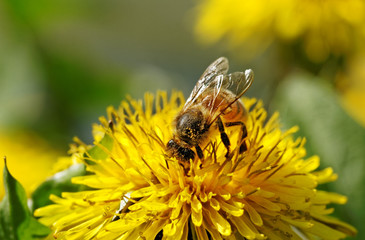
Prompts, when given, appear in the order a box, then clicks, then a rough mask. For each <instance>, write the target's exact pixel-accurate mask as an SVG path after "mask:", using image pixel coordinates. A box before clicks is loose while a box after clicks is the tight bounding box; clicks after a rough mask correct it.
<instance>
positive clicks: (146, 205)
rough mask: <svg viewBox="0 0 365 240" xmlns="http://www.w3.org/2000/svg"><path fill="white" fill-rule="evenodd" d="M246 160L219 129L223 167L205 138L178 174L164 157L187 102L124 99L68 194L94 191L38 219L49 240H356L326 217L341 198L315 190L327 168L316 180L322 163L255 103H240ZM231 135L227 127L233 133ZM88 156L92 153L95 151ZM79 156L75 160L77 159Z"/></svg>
mask: <svg viewBox="0 0 365 240" xmlns="http://www.w3.org/2000/svg"><path fill="white" fill-rule="evenodd" d="M243 101H244V104H245V106H246V108H247V109H249V117H248V120H247V124H246V125H247V132H248V136H247V140H246V141H247V151H245V152H243V153H239V152H240V151H239V147H240V141H239V139H240V138H239V136H240V131H238V130H237V129H226V132H227V134H228V136H229V138H230V140H231V152H232V153H234V154H233V156H232V158H230V159H228V158H227V157H226V156H225V154H226V148H225V146H224V144H223V143H222V141H221V138H220V135H219V134H217V135H214V134H213V135H212V137H211V142H210V143H209V144H208V145H207V146H206V147H205V148H204V149H203V153H204V158H203V159H202V160H200V159H199V158H198V157H196V158H195V159H194V160H191V162H190V165H188V167H187V168H184V167H183V166H181V165H180V164H179V162H178V161H177V160H176V159H175V158H170V157H168V156H167V155H166V153H165V146H166V143H167V142H168V141H169V140H170V139H171V137H172V129H171V122H172V121H173V118H174V117H175V115H176V114H177V113H178V112H179V110H180V109H181V107H182V105H183V104H184V99H183V97H182V94H181V93H180V92H178V93H176V92H175V93H173V94H172V96H171V97H170V98H168V97H167V94H166V93H165V92H159V93H158V94H157V96H156V98H155V99H154V97H153V96H152V95H150V94H146V96H145V101H144V103H143V102H142V101H135V100H132V99H130V100H129V101H128V102H122V104H121V106H120V107H119V108H118V109H114V108H112V107H111V108H108V110H107V113H108V119H106V118H104V117H102V118H100V121H101V125H100V127H99V128H94V129H96V131H97V132H99V133H100V130H102V131H103V132H104V135H105V136H104V139H105V138H107V139H109V140H111V141H112V146H105V145H103V144H102V143H103V141H104V139H103V140H101V139H100V138H99V137H98V136H100V135H99V134H97V135H94V136H96V137H97V138H98V139H95V140H96V146H97V147H98V149H99V150H98V151H100V152H99V154H95V152H94V153H91V150H90V151H87V152H86V154H85V155H84V159H83V161H84V163H85V165H86V167H87V170H88V171H89V172H90V173H92V174H90V175H87V176H81V177H75V178H73V180H72V181H73V182H74V183H75V184H84V185H87V186H89V187H91V188H92V189H93V190H88V191H83V192H76V193H63V194H62V197H56V196H51V199H52V200H53V201H54V204H53V205H49V206H46V207H43V208H40V209H38V210H36V211H35V215H36V216H38V217H41V218H40V221H41V222H42V223H43V224H46V225H48V226H51V229H52V234H51V235H50V236H49V238H50V239H52V238H57V239H63V238H66V239H81V238H82V239H91V238H97V239H138V238H141V239H155V238H156V239H162V238H163V239H191V238H192V239H222V238H229V239H243V238H245V239H266V238H269V239H289V238H290V239H301V237H302V236H307V237H308V238H309V239H313V238H315V236H318V237H320V238H322V239H331V240H332V239H341V238H344V237H346V236H347V235H353V234H354V233H355V232H356V230H355V229H354V228H353V227H351V226H350V225H348V224H346V223H343V222H341V221H339V220H337V219H334V218H332V217H330V216H328V215H329V214H330V213H332V212H333V209H332V208H327V205H328V204H330V203H337V204H344V203H345V202H346V197H344V196H341V195H339V194H336V193H330V192H325V191H321V190H317V189H316V187H317V185H318V184H322V183H325V182H329V181H333V180H335V179H336V178H337V176H336V175H335V174H334V173H333V172H332V169H331V168H326V169H324V170H321V171H315V170H316V168H317V167H318V166H319V158H318V157H316V156H314V157H309V158H308V159H304V156H305V154H306V151H305V148H304V146H303V145H304V142H305V141H304V139H294V138H293V136H292V133H293V132H295V131H296V128H295V127H294V128H292V129H290V130H288V131H285V132H282V131H281V130H280V128H279V127H280V126H279V122H278V114H274V115H273V116H272V117H271V118H267V113H266V111H265V110H264V109H263V107H262V103H261V102H260V101H258V102H257V101H256V100H255V99H243ZM233 128H234V127H233ZM94 151H95V149H94ZM75 154H77V153H75Z"/></svg>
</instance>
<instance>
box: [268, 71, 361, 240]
mask: <svg viewBox="0 0 365 240" xmlns="http://www.w3.org/2000/svg"><path fill="white" fill-rule="evenodd" d="M272 103H273V107H274V109H275V110H278V111H279V112H280V115H281V120H282V123H283V125H284V128H285V129H288V128H289V127H291V126H294V125H298V126H299V127H300V130H299V132H298V134H297V135H298V136H303V137H306V139H307V143H306V149H307V155H308V156H311V155H319V156H320V158H321V167H322V168H324V167H328V166H330V167H332V168H333V169H334V171H335V172H336V173H337V174H338V175H339V178H338V180H337V181H336V182H334V183H330V184H328V185H327V186H326V187H327V188H328V190H330V191H335V192H339V193H341V194H344V195H346V196H347V197H348V203H347V204H346V205H345V206H338V207H337V206H336V208H337V209H336V214H337V216H338V217H339V218H340V219H342V220H344V221H347V222H349V223H350V224H353V225H355V227H356V228H357V229H360V228H362V227H363V223H364V222H365V207H364V206H365V205H364V203H363V201H364V199H365V189H364V187H363V186H364V184H365V175H364V172H365V171H364V159H365V147H364V146H365V129H364V128H363V127H361V126H360V125H359V124H357V123H356V122H355V121H354V120H353V119H352V118H351V117H350V116H348V114H347V113H346V112H345V111H344V109H343V108H342V107H341V103H340V101H339V97H338V96H337V95H336V92H335V91H334V89H333V88H332V87H331V86H330V85H328V83H326V82H325V81H321V79H318V78H315V77H312V76H305V75H293V76H291V77H289V78H288V79H286V80H285V81H284V82H282V84H281V85H280V86H279V87H278V91H277V93H276V95H275V97H274V101H273V102H272ZM357 237H358V239H365V235H364V233H361V232H359V234H358V236H357Z"/></svg>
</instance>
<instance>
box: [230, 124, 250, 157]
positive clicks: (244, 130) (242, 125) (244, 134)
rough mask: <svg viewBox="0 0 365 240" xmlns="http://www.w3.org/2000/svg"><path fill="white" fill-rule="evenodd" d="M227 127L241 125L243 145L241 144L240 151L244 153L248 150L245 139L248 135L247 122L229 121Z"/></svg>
mask: <svg viewBox="0 0 365 240" xmlns="http://www.w3.org/2000/svg"><path fill="white" fill-rule="evenodd" d="M225 125H226V127H232V126H238V125H241V133H242V136H241V141H242V143H241V146H240V150H239V153H243V152H245V151H247V144H246V141H244V139H245V138H246V137H247V128H246V124H244V123H243V122H239V121H238V122H227V123H225Z"/></svg>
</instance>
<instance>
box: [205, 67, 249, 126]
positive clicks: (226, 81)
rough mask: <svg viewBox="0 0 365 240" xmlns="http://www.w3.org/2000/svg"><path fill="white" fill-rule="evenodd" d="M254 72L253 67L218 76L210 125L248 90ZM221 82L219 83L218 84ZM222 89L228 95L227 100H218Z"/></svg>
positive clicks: (209, 120)
mask: <svg viewBox="0 0 365 240" xmlns="http://www.w3.org/2000/svg"><path fill="white" fill-rule="evenodd" d="M253 78H254V74H253V71H252V70H251V69H248V70H246V71H245V72H244V73H243V72H234V73H231V74H228V75H225V76H223V75H220V76H218V77H216V80H215V82H216V84H217V87H216V88H215V89H214V91H213V92H214V98H213V99H212V101H211V106H214V108H213V107H212V108H211V109H210V113H211V114H210V118H209V119H208V121H207V123H208V124H209V125H210V124H212V123H214V122H215V120H216V119H217V118H218V117H219V116H220V115H221V114H222V113H223V112H224V111H225V110H226V109H228V108H229V107H230V106H231V105H232V104H233V103H234V102H236V101H238V100H239V99H240V98H241V97H242V95H243V94H244V93H245V92H246V91H247V89H248V88H249V87H250V86H251V84H252V82H253ZM218 83H219V84H218ZM221 91H222V94H224V95H225V96H227V95H228V96H227V99H226V100H227V101H222V100H221V99H219V100H218V101H216V100H217V97H218V95H219V94H220V92H221Z"/></svg>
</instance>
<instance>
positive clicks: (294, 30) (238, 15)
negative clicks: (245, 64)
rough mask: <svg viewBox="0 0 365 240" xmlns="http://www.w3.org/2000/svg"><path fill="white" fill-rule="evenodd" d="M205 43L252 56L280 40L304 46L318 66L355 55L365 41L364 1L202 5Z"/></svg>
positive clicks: (252, 0)
mask: <svg viewBox="0 0 365 240" xmlns="http://www.w3.org/2000/svg"><path fill="white" fill-rule="evenodd" d="M195 31H196V34H197V36H198V37H199V39H200V40H201V41H202V42H204V43H208V44H209V43H215V42H217V41H218V40H220V39H225V40H228V41H229V45H230V47H232V48H236V47H242V46H244V48H243V49H244V50H245V56H247V55H248V56H252V55H255V54H257V53H258V52H260V51H263V50H265V49H266V48H267V46H268V45H270V44H271V43H273V42H274V41H278V42H280V43H283V44H295V45H296V44H298V43H299V45H300V46H301V48H302V49H303V51H304V53H305V54H306V55H307V56H308V58H309V59H310V60H312V61H314V62H321V61H324V60H326V58H327V57H328V56H329V55H335V56H342V55H347V54H350V53H352V52H353V49H355V48H356V45H363V43H364V41H365V2H364V1H362V0H348V1H342V0H302V1H299V0H276V1H265V0H244V1H241V0H228V1H219V0H202V3H201V4H200V6H199V7H198V19H197V23H196V28H195Z"/></svg>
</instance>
